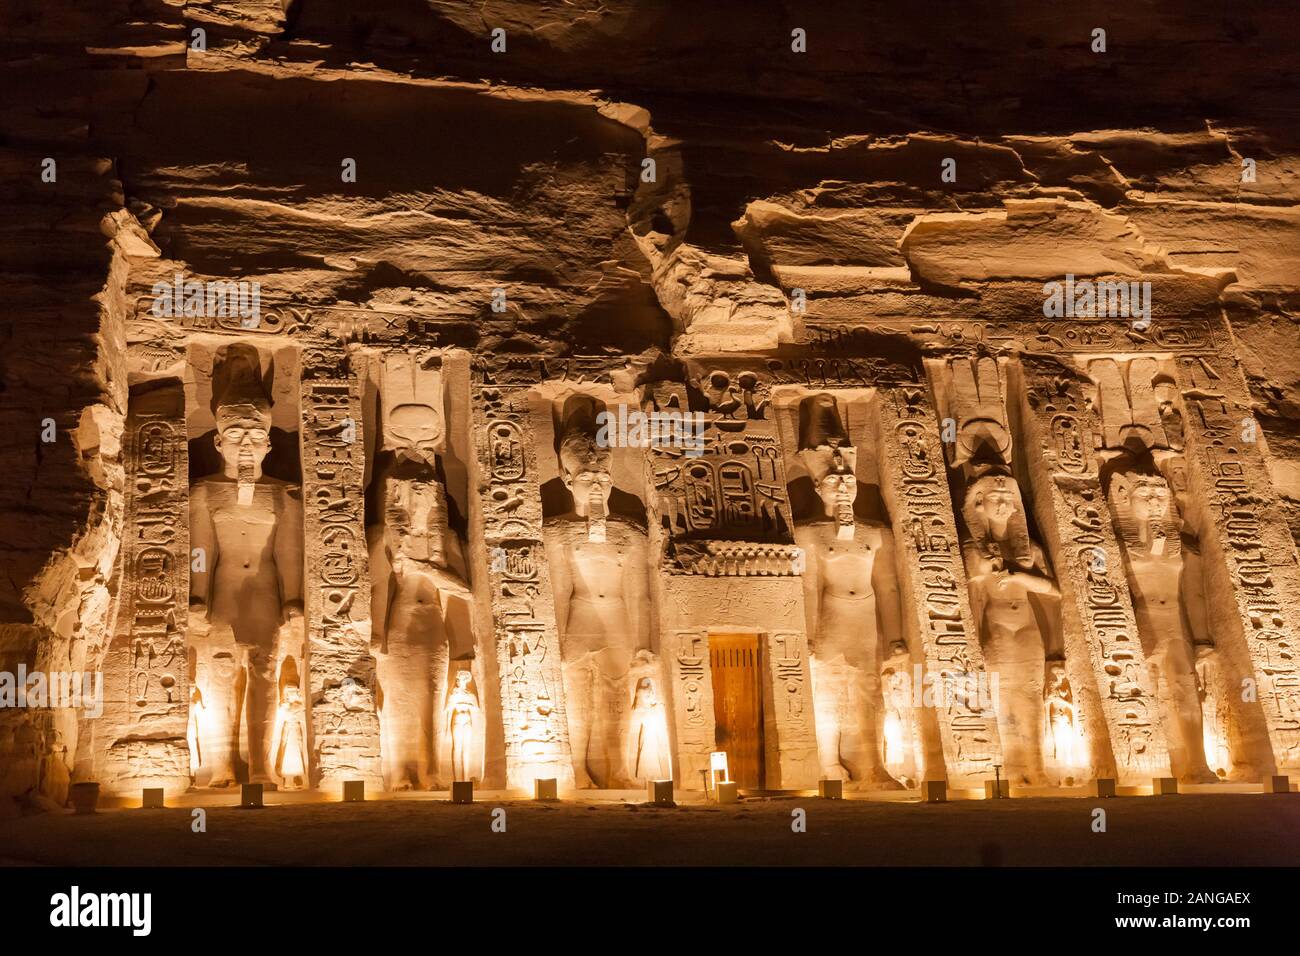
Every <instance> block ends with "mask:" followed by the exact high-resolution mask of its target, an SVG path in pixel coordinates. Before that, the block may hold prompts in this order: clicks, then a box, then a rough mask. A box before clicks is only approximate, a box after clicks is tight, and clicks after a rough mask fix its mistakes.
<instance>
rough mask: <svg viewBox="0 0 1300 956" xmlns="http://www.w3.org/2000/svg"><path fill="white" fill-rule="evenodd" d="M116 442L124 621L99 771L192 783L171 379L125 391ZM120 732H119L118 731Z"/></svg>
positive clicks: (120, 779)
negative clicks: (122, 480) (122, 494)
mask: <svg viewBox="0 0 1300 956" xmlns="http://www.w3.org/2000/svg"><path fill="white" fill-rule="evenodd" d="M126 435H127V438H126V442H125V443H124V445H125V447H124V448H123V453H124V459H125V462H126V487H127V504H126V509H127V514H126V528H125V535H124V545H123V555H122V567H123V569H124V573H123V575H122V580H123V581H124V582H125V587H126V594H125V601H124V603H123V616H122V623H121V626H120V628H119V631H118V634H117V636H116V637H115V638H114V640H113V643H112V645H111V647H110V650H109V653H108V656H107V659H106V661H105V667H104V669H105V673H106V674H107V683H106V686H105V688H104V692H105V719H104V723H103V724H102V725H101V726H102V728H103V729H105V730H108V731H109V734H108V736H110V737H111V738H112V739H113V743H112V744H111V745H110V750H109V753H108V754H107V766H106V767H105V768H104V772H103V773H101V774H100V778H101V780H105V781H107V782H108V783H109V785H110V786H112V787H118V788H125V787H126V786H128V785H129V784H130V783H132V782H133V783H134V784H135V785H137V786H138V785H140V782H141V779H142V778H143V779H147V780H150V781H154V782H153V783H151V784H150V785H152V786H172V787H179V788H182V789H183V788H184V787H187V786H188V785H189V782H190V773H189V750H188V746H187V744H186V738H185V734H186V727H187V722H188V716H189V679H188V678H189V671H188V667H187V660H188V656H187V652H186V647H185V615H186V607H187V605H188V602H189V567H190V554H189V530H188V528H187V526H186V524H185V520H184V516H185V514H186V513H187V511H188V490H189V455H188V445H187V434H186V430H185V394H184V389H183V387H182V386H181V384H180V382H177V381H172V380H168V381H165V382H163V383H154V384H149V385H145V386H141V387H138V389H137V390H136V391H135V392H133V394H132V395H131V399H130V406H129V411H128V414H127V422H126ZM123 738H125V739H123Z"/></svg>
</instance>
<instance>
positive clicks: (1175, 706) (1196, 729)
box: [1147, 636, 1219, 783]
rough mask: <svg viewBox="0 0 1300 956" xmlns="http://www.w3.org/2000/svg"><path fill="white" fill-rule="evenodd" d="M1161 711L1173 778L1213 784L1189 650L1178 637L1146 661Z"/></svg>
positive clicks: (1215, 779)
mask: <svg viewBox="0 0 1300 956" xmlns="http://www.w3.org/2000/svg"><path fill="white" fill-rule="evenodd" d="M1147 662H1148V666H1149V667H1150V668H1151V674H1152V678H1153V682H1154V684H1155V690H1156V700H1157V701H1159V702H1160V705H1161V708H1162V710H1163V715H1162V716H1163V717H1164V722H1165V727H1166V728H1167V730H1166V733H1165V741H1166V744H1167V746H1168V747H1169V764H1170V769H1171V770H1172V771H1173V774H1174V776H1175V777H1177V778H1178V779H1179V780H1182V781H1183V782H1185V783H1214V782H1215V781H1217V780H1218V779H1219V778H1218V776H1217V775H1216V774H1215V773H1214V772H1213V771H1212V770H1211V769H1210V767H1209V764H1208V763H1206V758H1205V728H1204V724H1203V721H1202V716H1201V700H1200V694H1199V692H1198V691H1197V689H1196V671H1195V669H1194V665H1193V663H1192V656H1191V648H1190V647H1188V646H1187V644H1186V642H1185V641H1183V639H1182V638H1181V636H1178V637H1172V638H1167V639H1165V640H1162V641H1160V642H1159V644H1157V646H1156V648H1155V652H1154V653H1152V654H1150V655H1149V656H1148V658H1147Z"/></svg>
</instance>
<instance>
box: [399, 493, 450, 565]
mask: <svg viewBox="0 0 1300 956" xmlns="http://www.w3.org/2000/svg"><path fill="white" fill-rule="evenodd" d="M385 494H386V496H387V498H386V501H385V502H384V524H385V527H386V529H387V532H388V534H389V535H390V536H391V537H390V538H389V542H390V549H391V551H392V552H393V554H394V555H401V556H402V557H406V558H410V559H412V560H414V561H421V562H433V563H435V564H436V563H438V562H439V560H440V559H441V558H442V556H443V546H444V545H443V534H444V531H445V529H446V528H447V520H448V519H447V497H446V491H445V489H444V488H443V486H442V484H441V483H439V482H437V481H420V480H414V479H393V480H390V481H389V482H388V483H387V486H386V489H385Z"/></svg>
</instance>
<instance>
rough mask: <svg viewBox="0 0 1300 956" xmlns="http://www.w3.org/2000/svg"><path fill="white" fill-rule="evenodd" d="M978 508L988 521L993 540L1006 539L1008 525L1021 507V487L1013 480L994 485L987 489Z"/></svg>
mask: <svg viewBox="0 0 1300 956" xmlns="http://www.w3.org/2000/svg"><path fill="white" fill-rule="evenodd" d="M977 508H978V510H979V513H980V514H981V515H983V517H984V520H985V521H986V522H988V527H989V534H990V536H992V538H993V540H994V541H1005V540H1006V537H1007V525H1008V524H1009V522H1010V521H1011V519H1012V518H1014V517H1015V516H1016V513H1017V512H1018V511H1020V509H1021V501H1020V489H1019V488H1018V487H1017V486H1016V484H1015V482H1013V481H1009V480H1008V481H1006V482H1003V483H1002V485H1001V486H1000V487H998V486H994V487H992V488H990V489H989V490H988V491H986V492H985V493H984V498H983V500H981V501H980V503H979V505H978V506H977Z"/></svg>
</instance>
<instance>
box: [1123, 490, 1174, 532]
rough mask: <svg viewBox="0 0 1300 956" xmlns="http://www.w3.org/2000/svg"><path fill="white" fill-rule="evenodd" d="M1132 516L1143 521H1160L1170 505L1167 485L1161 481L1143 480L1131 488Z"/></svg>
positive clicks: (1146, 522) (1166, 514)
mask: <svg viewBox="0 0 1300 956" xmlns="http://www.w3.org/2000/svg"><path fill="white" fill-rule="evenodd" d="M1132 501H1133V504H1132V508H1133V517H1134V518H1135V519H1136V520H1137V521H1139V522H1141V523H1143V524H1151V523H1157V524H1158V523H1160V522H1162V521H1164V520H1165V519H1166V518H1168V517H1169V511H1170V508H1171V507H1172V502H1171V500H1170V494H1169V486H1168V485H1166V484H1165V483H1164V482H1163V481H1143V482H1141V483H1139V484H1138V485H1137V486H1136V487H1135V488H1134V489H1133V495H1132Z"/></svg>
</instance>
